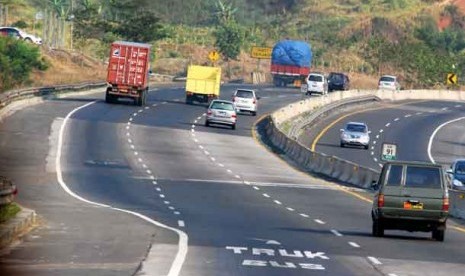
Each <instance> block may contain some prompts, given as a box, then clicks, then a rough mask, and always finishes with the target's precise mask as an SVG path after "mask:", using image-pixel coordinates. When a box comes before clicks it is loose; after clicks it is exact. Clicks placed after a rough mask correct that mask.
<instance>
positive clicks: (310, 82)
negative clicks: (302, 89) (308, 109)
mask: <svg viewBox="0 0 465 276" xmlns="http://www.w3.org/2000/svg"><path fill="white" fill-rule="evenodd" d="M312 93H319V94H321V95H326V94H327V93H328V81H327V79H326V77H325V75H323V74H319V73H311V74H309V75H308V77H307V95H312Z"/></svg>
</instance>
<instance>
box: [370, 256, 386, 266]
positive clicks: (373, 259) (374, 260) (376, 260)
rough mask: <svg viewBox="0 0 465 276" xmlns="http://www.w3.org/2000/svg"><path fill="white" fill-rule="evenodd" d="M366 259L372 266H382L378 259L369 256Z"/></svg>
mask: <svg viewBox="0 0 465 276" xmlns="http://www.w3.org/2000/svg"><path fill="white" fill-rule="evenodd" d="M367 258H368V260H370V262H371V263H372V264H374V265H382V264H383V263H382V262H380V261H379V260H378V259H376V258H375V257H370V256H368V257H367Z"/></svg>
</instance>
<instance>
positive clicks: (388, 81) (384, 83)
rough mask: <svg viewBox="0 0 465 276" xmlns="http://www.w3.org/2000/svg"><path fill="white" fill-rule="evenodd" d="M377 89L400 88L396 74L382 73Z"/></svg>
mask: <svg viewBox="0 0 465 276" xmlns="http://www.w3.org/2000/svg"><path fill="white" fill-rule="evenodd" d="M378 89H383V90H400V83H399V82H398V81H397V77H396V76H391V75H384V76H381V78H380V79H379V81H378Z"/></svg>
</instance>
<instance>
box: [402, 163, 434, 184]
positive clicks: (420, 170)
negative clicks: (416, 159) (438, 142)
mask: <svg viewBox="0 0 465 276" xmlns="http://www.w3.org/2000/svg"><path fill="white" fill-rule="evenodd" d="M405 187H410V188H434V189H441V188H442V186H441V172H440V170H439V169H438V168H430V167H415V166H408V167H407V175H406V179H405Z"/></svg>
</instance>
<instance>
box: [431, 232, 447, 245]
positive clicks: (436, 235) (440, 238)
mask: <svg viewBox="0 0 465 276" xmlns="http://www.w3.org/2000/svg"><path fill="white" fill-rule="evenodd" d="M444 232H445V231H444V229H442V230H439V229H434V230H433V233H432V236H433V239H435V240H437V241H440V242H442V241H444Z"/></svg>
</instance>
